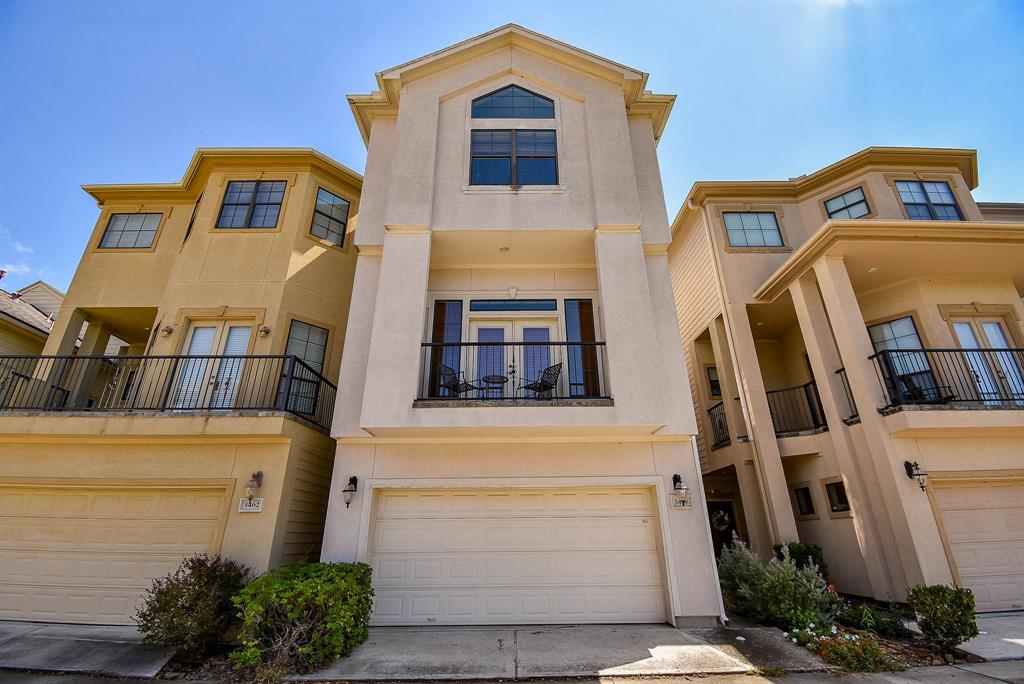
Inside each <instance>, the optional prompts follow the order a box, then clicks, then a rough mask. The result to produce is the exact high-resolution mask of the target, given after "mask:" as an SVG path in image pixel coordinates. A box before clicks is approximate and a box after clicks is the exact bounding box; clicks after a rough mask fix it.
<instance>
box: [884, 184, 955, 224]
mask: <svg viewBox="0 0 1024 684" xmlns="http://www.w3.org/2000/svg"><path fill="white" fill-rule="evenodd" d="M896 190H897V192H899V194H900V200H901V201H902V202H903V206H904V208H906V210H907V216H909V217H910V218H911V219H913V220H915V221H962V220H963V215H962V214H961V213H960V207H959V206H957V203H956V197H954V196H953V191H952V190H950V189H949V183H944V182H942V181H896Z"/></svg>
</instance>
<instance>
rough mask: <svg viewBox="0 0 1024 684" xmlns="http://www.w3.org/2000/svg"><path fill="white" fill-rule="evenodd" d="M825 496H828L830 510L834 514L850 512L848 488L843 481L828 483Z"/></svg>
mask: <svg viewBox="0 0 1024 684" xmlns="http://www.w3.org/2000/svg"><path fill="white" fill-rule="evenodd" d="M825 494H826V495H827V496H828V508H829V510H830V511H832V512H833V513H845V512H847V511H849V510H850V501H849V500H848V499H847V498H846V487H845V486H844V485H843V483H842V481H836V482H828V483H826V484H825Z"/></svg>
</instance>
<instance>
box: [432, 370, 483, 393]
mask: <svg viewBox="0 0 1024 684" xmlns="http://www.w3.org/2000/svg"><path fill="white" fill-rule="evenodd" d="M440 373H441V387H442V388H443V389H445V390H446V391H447V392H448V396H449V397H461V396H462V395H463V394H465V393H466V392H472V391H480V390H483V389H484V388H483V387H479V386H477V385H474V384H473V383H472V382H468V381H466V380H465V379H464V378H463V377H462V374H461V373H460V372H458V371H456V370H455V369H454V368H452V367H451V366H446V365H444V364H443V363H442V364H441V365H440Z"/></svg>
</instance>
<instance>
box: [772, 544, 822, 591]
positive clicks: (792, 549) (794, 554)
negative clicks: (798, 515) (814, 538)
mask: <svg viewBox="0 0 1024 684" xmlns="http://www.w3.org/2000/svg"><path fill="white" fill-rule="evenodd" d="M783 546H785V547H787V548H788V549H789V557H790V558H792V559H793V562H794V563H796V566H797V567H798V568H806V567H807V566H808V565H809V564H811V563H813V564H814V566H815V567H817V568H818V574H819V575H821V576H822V577H824V578H825V581H826V582H828V580H829V576H828V563H826V562H825V552H824V551H822V550H821V547H820V546H818V545H817V544H811V543H809V542H808V543H805V542H788V543H786V544H774V545H773V546H772V551H774V552H775V557H776V558H778V559H779V560H782V558H783V553H784V552H783V549H782V547H783Z"/></svg>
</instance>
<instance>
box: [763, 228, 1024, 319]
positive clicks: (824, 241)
mask: <svg viewBox="0 0 1024 684" xmlns="http://www.w3.org/2000/svg"><path fill="white" fill-rule="evenodd" d="M910 241H913V242H914V243H917V244H928V243H933V244H938V243H975V244H1015V245H1022V244H1024V226H1021V224H1020V223H1015V222H1009V221H1008V222H997V221H909V220H898V221H886V220H871V221H856V220H853V221H851V220H844V221H835V220H829V221H826V222H825V223H824V224H823V225H822V226H821V228H819V229H818V230H817V231H816V232H815V233H814V235H812V236H811V237H810V238H808V240H807V241H806V242H804V243H803V244H802V245H800V248H799V249H797V250H796V251H795V252H793V254H792V255H790V257H789V258H788V259H786V261H785V262H783V264H782V265H781V266H779V268H777V269H776V270H775V272H774V273H772V274H771V275H770V276H769V277H768V279H767V280H765V281H764V283H763V284H762V285H761V287H760V288H758V290H757V291H756V292H755V293H754V299H755V300H758V301H762V302H771V301H774V300H775V298H776V297H778V296H779V295H780V294H782V293H783V291H785V290H786V288H788V287H789V285H790V284H791V283H792V282H794V281H795V280H796V279H797V278H799V277H801V276H802V275H803V274H804V273H806V272H807V270H808V269H810V268H811V266H812V265H813V264H814V262H815V261H817V260H818V259H819V258H821V257H822V256H823V255H825V254H826V253H827V252H828V251H829V250H830V249H831V248H832V247H834V246H835V245H836V244H837V243H839V242H910Z"/></svg>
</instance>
